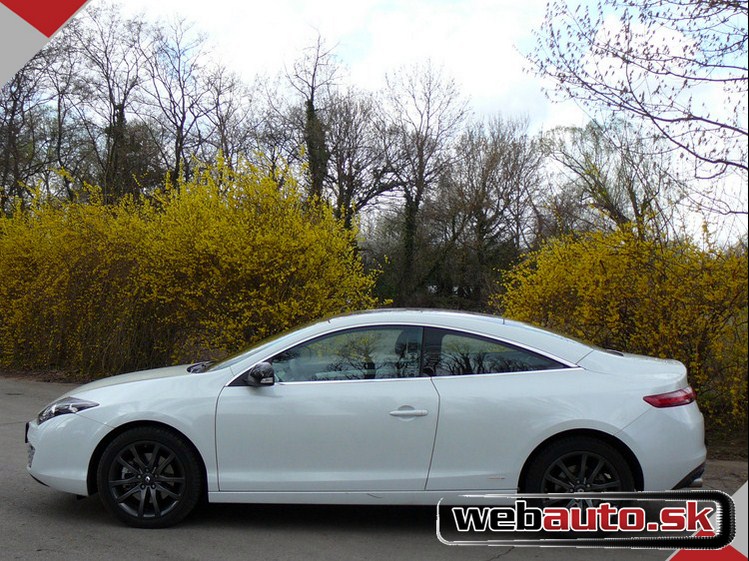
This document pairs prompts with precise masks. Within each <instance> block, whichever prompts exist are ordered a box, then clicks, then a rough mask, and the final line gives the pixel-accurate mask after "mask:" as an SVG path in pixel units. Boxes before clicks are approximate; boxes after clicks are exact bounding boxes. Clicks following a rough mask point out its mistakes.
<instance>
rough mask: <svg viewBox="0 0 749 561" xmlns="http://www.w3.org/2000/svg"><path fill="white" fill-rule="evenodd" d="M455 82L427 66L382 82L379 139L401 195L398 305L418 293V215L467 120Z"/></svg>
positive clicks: (413, 68)
mask: <svg viewBox="0 0 749 561" xmlns="http://www.w3.org/2000/svg"><path fill="white" fill-rule="evenodd" d="M466 112H467V110H466V103H465V101H464V100H463V99H462V98H461V95H460V93H459V91H458V87H457V85H456V84H455V81H454V80H452V79H449V78H446V77H444V76H443V75H442V73H441V72H440V71H439V70H438V69H436V68H434V67H433V66H432V65H431V64H426V65H422V66H415V67H411V68H403V69H401V70H400V71H398V72H396V73H395V74H392V75H389V76H388V77H387V88H386V91H385V93H384V100H383V107H382V117H381V140H382V142H383V143H384V146H383V147H384V150H385V155H386V166H387V168H386V172H387V174H386V176H387V180H388V181H390V182H392V183H393V184H394V185H397V186H398V187H399V189H400V190H401V193H402V195H403V213H402V216H403V219H402V220H403V222H402V240H403V242H402V250H401V253H400V264H399V269H400V272H401V282H400V291H399V294H398V299H399V300H400V301H399V302H398V303H399V304H405V303H406V302H407V301H409V299H410V298H411V296H412V294H413V293H414V292H415V290H416V289H417V286H416V285H417V279H416V278H415V275H414V262H415V260H416V240H417V231H418V228H419V212H420V210H421V206H422V203H423V202H424V199H425V196H426V195H427V194H428V193H429V191H430V190H432V189H434V188H435V187H436V185H437V182H438V180H439V178H440V177H441V176H442V175H443V174H444V173H445V171H446V170H447V168H448V166H449V165H450V163H451V161H452V159H453V153H452V152H451V142H452V140H453V138H454V136H455V135H456V134H457V133H458V131H459V127H460V125H461V124H462V122H463V120H464V118H465V116H466Z"/></svg>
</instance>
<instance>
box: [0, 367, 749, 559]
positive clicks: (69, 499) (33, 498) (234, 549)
mask: <svg viewBox="0 0 749 561" xmlns="http://www.w3.org/2000/svg"><path fill="white" fill-rule="evenodd" d="M68 388H69V386H67V385H64V384H49V383H42V382H30V381H23V380H18V379H13V378H4V377H0V450H1V451H2V456H0V560H10V559H22V560H27V559H28V560H37V559H38V560H43V561H54V560H58V559H60V560H62V559H64V560H69V559H76V560H78V561H82V560H96V561H99V560H101V559H113V560H123V561H124V560H128V559H142V560H152V559H153V560H157V559H158V560H196V561H203V560H224V559H226V560H232V559H241V560H254V559H257V560H259V561H273V560H279V561H280V560H290V559H304V560H316V559H320V560H326V561H335V560H341V561H359V560H362V561H363V560H379V559H387V560H396V559H408V560H419V559H424V560H428V561H439V560H456V561H460V560H464V559H465V560H482V561H488V560H491V559H500V558H501V559H502V560H503V561H507V560H518V559H549V560H552V559H553V560H560V561H564V560H567V559H570V560H573V559H574V560H580V561H585V560H588V559H590V560H594V559H595V560H599V559H601V558H602V557H605V558H607V559H623V560H640V559H648V560H650V559H652V560H665V559H666V558H667V557H668V556H669V555H670V553H671V552H670V551H666V550H661V551H653V550H608V551H606V553H605V555H602V550H595V549H593V550H585V549H558V548H548V549H547V548H514V549H513V548H489V547H451V546H446V545H443V544H441V543H440V542H439V541H438V540H437V538H436V537H435V516H434V514H435V512H434V509H432V508H423V507H418V508H415V507H352V506H345V507H342V506H323V507H315V506H304V507H302V506H288V505H284V506H280V505H279V506H275V505H273V506H268V505H206V506H205V507H203V508H202V509H201V510H200V511H199V512H197V513H196V514H195V515H194V516H192V517H190V518H189V519H188V520H186V521H185V522H183V523H182V524H180V525H179V526H177V527H175V528H170V529H166V530H136V529H132V528H128V527H125V526H122V525H120V524H119V523H118V522H116V521H115V520H114V519H113V518H111V517H110V516H109V515H108V514H107V513H106V512H105V511H104V509H103V507H102V506H101V505H100V504H99V501H98V498H97V497H90V498H87V499H83V500H76V498H75V497H73V496H71V495H67V494H65V493H60V492H57V491H53V490H52V489H49V488H47V487H44V486H42V485H40V484H38V483H36V482H35V481H34V480H32V479H31V478H30V477H29V476H28V475H27V474H26V469H25V465H26V447H25V445H24V443H23V430H24V424H25V422H26V421H27V420H28V419H30V418H31V417H33V416H34V415H35V414H36V413H37V412H38V411H39V410H40V409H41V408H42V407H43V406H44V405H45V404H46V403H48V402H49V401H51V400H52V399H54V398H56V397H57V396H59V395H60V394H61V393H63V392H65V391H67V389H68ZM711 474H712V475H711ZM746 479H747V464H746V462H721V463H715V464H714V465H708V473H707V477H706V483H707V484H708V486H712V487H715V488H720V489H722V490H725V491H727V492H729V493H733V492H734V491H735V490H736V489H738V488H739V486H740V485H741V484H742V483H743V482H744V481H746Z"/></svg>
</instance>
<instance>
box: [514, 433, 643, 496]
mask: <svg viewBox="0 0 749 561" xmlns="http://www.w3.org/2000/svg"><path fill="white" fill-rule="evenodd" d="M583 436H584V437H588V438H595V439H598V440H600V441H602V442H605V443H606V444H608V445H610V446H612V447H613V448H615V449H616V451H617V452H619V453H620V454H621V455H622V457H623V458H624V460H625V461H626V462H627V465H628V466H629V468H630V470H631V471H632V477H633V478H634V481H635V489H637V490H638V491H642V490H643V489H644V487H645V484H644V476H643V473H642V467H641V466H640V462H639V461H638V460H637V456H635V454H634V452H632V450H631V449H630V448H629V446H627V445H626V444H625V443H624V442H622V441H621V440H619V439H618V438H616V437H615V436H612V435H610V434H608V433H606V432H602V431H599V430H595V429H572V430H567V431H564V432H560V433H557V434H554V435H552V436H550V437H549V438H547V439H546V440H544V441H543V442H541V443H540V444H539V445H538V446H536V448H535V449H534V450H533V452H531V453H530V455H529V456H528V458H527V459H526V460H525V463H524V464H523V468H522V469H521V470H520V476H519V477H518V490H519V491H520V492H523V491H525V489H524V488H523V487H524V486H525V477H526V475H527V473H528V470H529V469H530V466H531V465H532V464H533V462H534V461H535V460H536V458H537V457H538V456H539V455H540V454H541V452H542V451H543V450H544V448H546V447H547V446H549V445H550V444H551V443H552V442H554V441H556V440H558V439H560V438H570V437H573V438H574V437H583Z"/></svg>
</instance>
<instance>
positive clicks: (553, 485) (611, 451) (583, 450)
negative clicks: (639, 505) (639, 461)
mask: <svg viewBox="0 0 749 561" xmlns="http://www.w3.org/2000/svg"><path fill="white" fill-rule="evenodd" d="M523 490H524V491H525V492H527V493H575V492H586V493H592V492H606V491H609V492H611V491H622V492H623V491H634V490H635V482H634V477H633V476H632V469H631V468H630V466H629V464H628V463H627V461H626V460H625V459H624V457H623V456H622V455H621V454H620V453H619V451H618V450H616V449H615V448H614V447H613V446H611V445H609V444H607V443H606V442H603V441H602V440H598V439H596V438H591V437H586V436H580V437H567V438H562V439H560V440H557V441H555V442H552V443H551V444H549V445H548V446H546V447H545V448H543V449H542V450H541V452H540V453H539V454H538V456H536V458H535V459H534V460H533V463H532V464H531V466H530V468H529V469H528V472H527V473H526V476H525V479H524V482H523ZM580 502H581V501H578V500H575V499H572V498H570V499H569V500H568V499H549V500H545V501H543V505H544V506H568V507H570V506H575V505H579V504H580ZM582 502H583V503H585V504H588V505H590V504H592V501H589V500H586V501H582Z"/></svg>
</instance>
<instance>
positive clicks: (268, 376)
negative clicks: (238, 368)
mask: <svg viewBox="0 0 749 561" xmlns="http://www.w3.org/2000/svg"><path fill="white" fill-rule="evenodd" d="M243 378H244V382H245V384H247V385H248V386H253V387H256V388H257V387H260V386H272V385H273V384H275V383H276V376H275V374H274V373H273V366H272V365H271V364H270V363H269V362H258V363H257V364H256V365H255V366H253V367H252V368H250V369H249V370H248V371H247V372H246V373H245V375H244V377H243Z"/></svg>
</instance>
